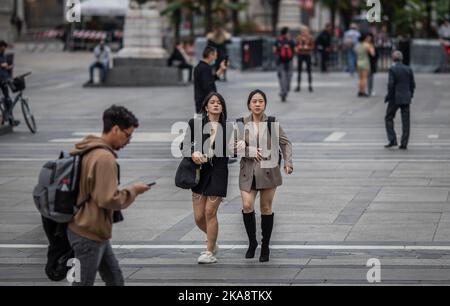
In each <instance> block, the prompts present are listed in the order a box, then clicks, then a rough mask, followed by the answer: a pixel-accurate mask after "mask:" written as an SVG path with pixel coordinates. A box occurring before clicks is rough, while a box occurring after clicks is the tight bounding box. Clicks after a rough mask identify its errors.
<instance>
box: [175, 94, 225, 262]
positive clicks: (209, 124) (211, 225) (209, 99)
mask: <svg viewBox="0 0 450 306" xmlns="http://www.w3.org/2000/svg"><path fill="white" fill-rule="evenodd" d="M201 111H202V118H201V125H200V124H199V126H197V125H196V124H195V120H198V119H191V120H189V133H188V132H186V135H185V139H184V141H183V145H182V148H181V149H182V152H183V156H185V157H191V158H192V161H193V162H194V163H195V164H197V165H201V171H200V181H199V183H198V184H197V186H195V187H194V188H192V206H193V210H194V218H195V223H196V224H197V227H198V228H199V229H200V230H201V231H203V232H204V233H205V234H206V237H207V240H208V245H207V248H206V251H204V252H202V253H201V254H200V257H198V259H197V262H198V263H199V264H212V263H215V262H217V258H216V254H217V251H218V246H217V236H218V233H219V224H218V221H217V210H218V209H219V205H220V204H221V203H222V199H223V198H224V197H226V196H227V187H228V156H227V155H228V154H227V153H228V143H229V141H227V139H226V137H227V133H226V132H225V131H226V120H227V107H226V104H225V99H224V98H223V97H222V96H221V95H220V94H218V93H216V92H212V93H210V94H209V95H208V96H206V98H205V100H204V103H203V104H202V106H201ZM195 128H201V129H202V131H203V132H200V135H202V139H201V140H200V139H199V140H198V141H197V140H196V139H195V135H197V132H196V131H195V130H194V129H195ZM205 129H206V132H205ZM217 137H223V138H222V139H220V138H217ZM220 149H223V151H221V150H220ZM205 150H206V151H205Z"/></svg>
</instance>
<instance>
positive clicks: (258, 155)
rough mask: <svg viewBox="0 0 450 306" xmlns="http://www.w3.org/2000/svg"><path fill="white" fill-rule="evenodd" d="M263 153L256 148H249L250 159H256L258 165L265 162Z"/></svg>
mask: <svg viewBox="0 0 450 306" xmlns="http://www.w3.org/2000/svg"><path fill="white" fill-rule="evenodd" d="M261 152H262V150H261V149H260V148H256V147H249V148H248V154H249V157H251V158H253V159H255V160H256V161H257V162H258V163H259V162H260V161H262V160H263V156H262V153H261Z"/></svg>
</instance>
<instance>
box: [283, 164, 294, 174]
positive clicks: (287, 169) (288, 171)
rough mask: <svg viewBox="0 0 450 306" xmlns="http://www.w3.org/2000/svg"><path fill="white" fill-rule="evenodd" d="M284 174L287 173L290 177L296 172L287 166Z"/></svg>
mask: <svg viewBox="0 0 450 306" xmlns="http://www.w3.org/2000/svg"><path fill="white" fill-rule="evenodd" d="M284 172H285V173H286V174H287V175H290V174H292V172H294V169H293V168H292V167H288V166H286V167H284Z"/></svg>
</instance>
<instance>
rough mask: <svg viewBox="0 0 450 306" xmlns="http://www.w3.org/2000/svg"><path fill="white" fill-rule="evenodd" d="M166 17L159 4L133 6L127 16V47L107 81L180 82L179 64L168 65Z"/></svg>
mask: <svg viewBox="0 0 450 306" xmlns="http://www.w3.org/2000/svg"><path fill="white" fill-rule="evenodd" d="M162 24H163V20H162V18H161V17H160V13H159V10H158V4H157V3H155V2H150V3H148V4H146V5H145V7H143V8H136V7H132V8H130V9H129V10H128V13H127V16H126V18H125V28H124V48H123V49H122V50H120V51H119V52H118V54H117V56H115V58H114V60H113V68H112V69H111V70H110V72H109V73H108V77H107V81H106V85H110V86H175V85H180V74H179V72H180V71H179V70H178V68H175V67H167V59H168V57H169V54H168V53H167V51H166V50H164V48H163V47H162V45H163V34H162V33H163V32H162V31H163V26H162Z"/></svg>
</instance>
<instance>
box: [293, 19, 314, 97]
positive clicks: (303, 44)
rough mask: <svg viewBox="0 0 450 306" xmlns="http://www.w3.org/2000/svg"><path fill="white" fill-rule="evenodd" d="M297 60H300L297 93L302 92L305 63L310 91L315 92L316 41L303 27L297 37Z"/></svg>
mask: <svg viewBox="0 0 450 306" xmlns="http://www.w3.org/2000/svg"><path fill="white" fill-rule="evenodd" d="M295 50H296V53H297V60H298V67H297V69H298V76H297V88H296V89H295V91H296V92H299V91H301V82H302V71H303V63H306V71H307V73H308V84H309V91H310V92H313V86H312V73H311V56H312V52H313V50H314V39H313V37H312V36H311V33H310V30H309V28H308V27H303V28H302V30H301V33H300V34H299V35H298V36H297V47H296V49H295Z"/></svg>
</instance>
